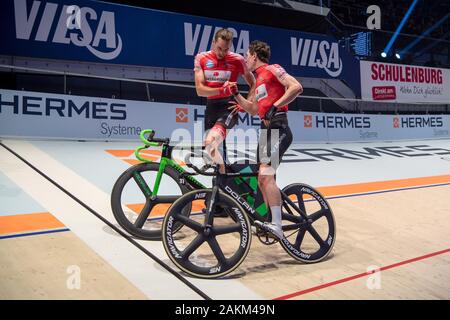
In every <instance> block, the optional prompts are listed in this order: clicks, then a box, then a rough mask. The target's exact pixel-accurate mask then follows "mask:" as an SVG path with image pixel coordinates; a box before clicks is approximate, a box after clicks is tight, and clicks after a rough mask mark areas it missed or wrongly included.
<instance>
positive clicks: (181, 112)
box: [175, 108, 189, 122]
mask: <svg viewBox="0 0 450 320" xmlns="http://www.w3.org/2000/svg"><path fill="white" fill-rule="evenodd" d="M175 112H176V118H175V119H176V122H188V121H189V117H188V114H189V110H188V108H176V110H175Z"/></svg>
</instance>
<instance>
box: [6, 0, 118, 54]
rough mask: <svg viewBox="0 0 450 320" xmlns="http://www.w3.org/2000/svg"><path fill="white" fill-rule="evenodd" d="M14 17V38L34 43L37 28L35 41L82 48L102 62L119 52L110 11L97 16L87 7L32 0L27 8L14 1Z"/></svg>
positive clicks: (22, 1) (25, 5)
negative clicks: (33, 33) (34, 32)
mask: <svg viewBox="0 0 450 320" xmlns="http://www.w3.org/2000/svg"><path fill="white" fill-rule="evenodd" d="M41 4H42V5H43V6H44V7H43V8H41ZM58 16H59V17H58ZM14 18H15V24H16V38H17V39H21V40H33V39H32V37H31V34H32V32H33V29H34V30H36V29H37V31H36V34H35V36H34V40H35V41H40V42H44V43H45V42H49V41H50V42H52V43H56V44H65V45H70V44H73V45H75V46H78V47H85V48H87V49H88V50H89V51H90V52H91V53H92V54H93V55H95V56H96V57H98V58H100V59H102V60H112V59H115V58H116V57H117V56H118V55H119V54H120V52H121V51H122V39H121V38H120V35H119V34H116V26H115V17H114V12H111V11H102V12H101V13H100V14H98V13H97V12H96V11H95V10H94V9H92V8H89V7H82V8H80V7H78V6H76V5H62V6H61V5H59V4H57V3H52V2H41V1H33V2H32V5H31V7H28V6H27V0H14ZM55 23H56V27H54V24H55ZM51 33H53V36H52V35H51ZM100 48H104V50H101V49H100ZM105 51H106V52H105Z"/></svg>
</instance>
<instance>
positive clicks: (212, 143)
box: [205, 122, 226, 173]
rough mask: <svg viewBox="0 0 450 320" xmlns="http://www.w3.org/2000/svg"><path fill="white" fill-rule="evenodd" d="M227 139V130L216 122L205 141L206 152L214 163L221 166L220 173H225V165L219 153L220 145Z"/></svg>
mask: <svg viewBox="0 0 450 320" xmlns="http://www.w3.org/2000/svg"><path fill="white" fill-rule="evenodd" d="M225 137H226V129H225V128H224V126H223V125H222V124H221V123H219V122H216V124H215V125H214V126H213V127H212V128H211V130H209V132H208V134H207V136H206V139H205V150H206V152H207V153H208V154H209V155H210V156H211V158H212V159H213V161H214V163H217V164H219V171H220V172H221V173H225V165H224V163H223V158H222V155H221V154H220V152H219V145H220V144H221V143H222V141H223V140H224V139H225Z"/></svg>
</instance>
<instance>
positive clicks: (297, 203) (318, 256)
mask: <svg viewBox="0 0 450 320" xmlns="http://www.w3.org/2000/svg"><path fill="white" fill-rule="evenodd" d="M283 192H284V193H285V194H286V195H287V196H288V198H289V200H290V201H291V203H289V201H283V206H282V222H283V232H284V236H285V238H284V239H283V240H282V241H281V245H282V247H283V248H284V250H285V251H286V252H287V253H288V254H289V255H291V256H292V257H293V258H294V259H296V260H299V261H302V262H305V263H314V262H319V261H321V260H323V259H325V258H326V257H327V256H328V255H329V254H330V253H331V251H332V249H333V246H334V242H335V240H336V225H335V220H334V216H333V212H332V210H331V207H330V205H329V204H328V202H327V201H326V200H325V198H324V197H323V196H322V195H321V194H320V193H319V192H318V191H317V190H315V189H314V188H312V187H311V186H308V185H306V184H302V183H294V184H291V185H288V186H287V187H285V188H284V189H283ZM299 210H301V211H302V212H303V213H304V215H302V214H301V213H300V212H299ZM305 215H306V216H307V219H305Z"/></svg>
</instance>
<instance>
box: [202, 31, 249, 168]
mask: <svg viewBox="0 0 450 320" xmlns="http://www.w3.org/2000/svg"><path fill="white" fill-rule="evenodd" d="M232 40H233V33H232V32H231V31H230V30H228V29H220V30H218V31H217V32H216V34H215V35H214V41H213V45H212V50H211V51H206V52H201V53H199V54H197V56H196V57H195V61H194V74H195V89H196V91H197V94H198V95H199V96H201V97H207V103H206V111H205V122H204V128H205V131H207V130H209V132H208V134H207V136H206V139H205V149H206V151H207V152H208V154H209V155H211V157H212V158H213V160H214V162H216V163H218V164H220V171H221V173H224V165H223V159H222V157H221V155H220V153H219V151H218V147H219V145H220V144H221V143H222V141H223V140H225V137H226V131H227V129H231V128H232V127H233V126H234V125H235V124H236V122H237V115H236V114H235V113H233V112H232V110H229V109H228V107H229V106H230V104H229V103H230V102H234V100H233V97H232V95H231V91H230V84H229V82H233V83H235V82H236V81H237V78H238V76H239V75H242V76H243V77H244V79H245V80H246V82H247V83H248V85H249V86H250V91H249V96H248V97H249V98H251V95H252V94H253V92H254V87H255V77H254V76H253V74H252V73H251V72H250V71H249V70H248V69H247V66H246V64H245V60H244V58H243V57H242V56H241V55H239V54H237V53H233V52H230V48H231V46H232ZM234 103H235V102H234Z"/></svg>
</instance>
